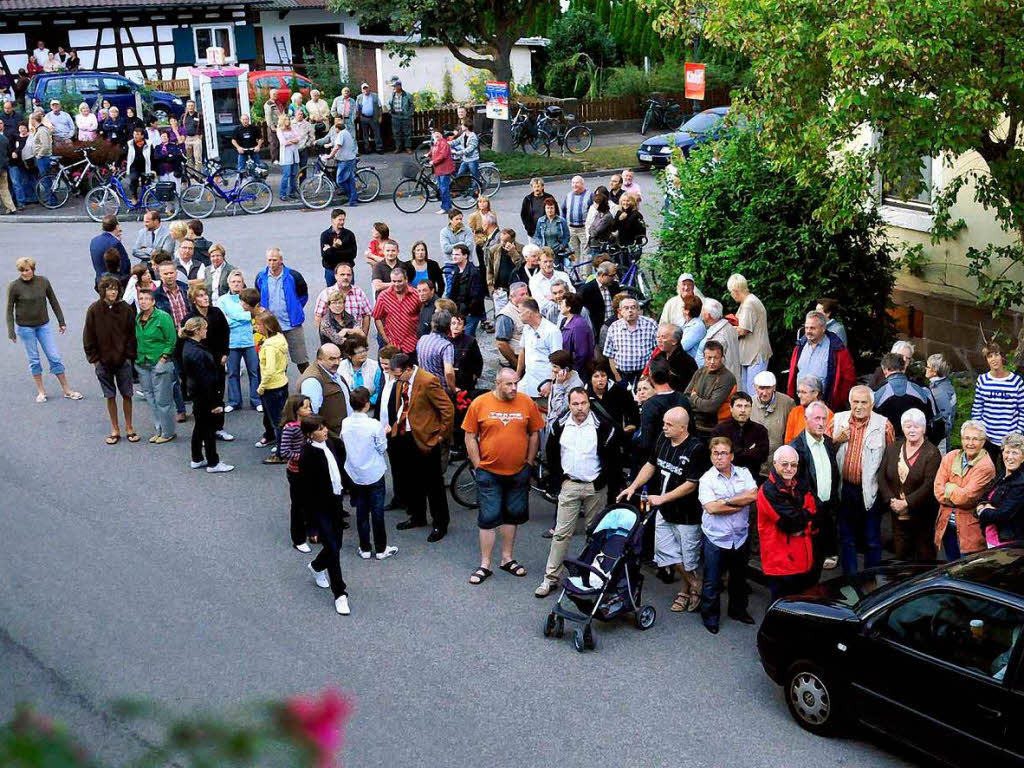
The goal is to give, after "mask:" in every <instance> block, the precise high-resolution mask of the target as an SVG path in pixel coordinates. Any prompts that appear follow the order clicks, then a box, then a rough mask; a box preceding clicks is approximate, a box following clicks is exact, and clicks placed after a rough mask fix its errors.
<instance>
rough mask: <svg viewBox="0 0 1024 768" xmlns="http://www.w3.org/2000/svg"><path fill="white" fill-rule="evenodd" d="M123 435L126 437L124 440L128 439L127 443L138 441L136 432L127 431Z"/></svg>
mask: <svg viewBox="0 0 1024 768" xmlns="http://www.w3.org/2000/svg"><path fill="white" fill-rule="evenodd" d="M124 437H125V439H126V440H127V441H128V442H129V443H137V442H139V436H138V435H137V434H136V433H135V432H129V433H128V434H127V435H125V436H124Z"/></svg>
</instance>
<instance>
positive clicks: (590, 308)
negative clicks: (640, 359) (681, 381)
mask: <svg viewBox="0 0 1024 768" xmlns="http://www.w3.org/2000/svg"><path fill="white" fill-rule="evenodd" d="M608 292H609V293H610V294H611V295H612V296H613V297H614V296H615V294H617V293H618V292H619V283H618V282H617V281H613V282H612V283H611V285H609V286H608ZM580 301H582V302H583V306H584V307H586V310H587V312H589V313H590V324H591V325H593V326H594V339H595V340H596V339H597V337H598V336H599V335H600V333H601V326H602V325H603V324H604V321H605V320H607V319H608V318H607V317H605V306H604V296H602V295H601V286H600V285H599V284H598V282H597V279H596V278H595V279H593V280H591V281H590V282H589V283H584V284H583V287H582V288H581V289H580ZM687 381H689V379H687Z"/></svg>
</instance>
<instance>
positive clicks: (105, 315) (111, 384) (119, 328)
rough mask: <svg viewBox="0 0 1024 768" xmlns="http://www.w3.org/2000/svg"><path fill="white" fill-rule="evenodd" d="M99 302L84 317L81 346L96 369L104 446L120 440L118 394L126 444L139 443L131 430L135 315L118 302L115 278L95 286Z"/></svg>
mask: <svg viewBox="0 0 1024 768" xmlns="http://www.w3.org/2000/svg"><path fill="white" fill-rule="evenodd" d="M97 288H98V290H99V292H100V297H101V298H100V299H99V300H98V301H96V302H93V304H92V305H91V306H90V307H89V309H88V311H87V312H86V313H85V329H84V330H83V332H82V346H83V347H84V348H85V356H86V358H87V359H88V360H89V362H90V363H92V364H93V365H94V366H96V378H97V379H99V382H100V388H101V389H102V390H103V397H104V398H106V400H107V415H108V416H109V417H110V435H109V436H108V437H107V445H114V444H115V443H117V442H119V441H120V440H121V427H120V425H119V424H118V421H117V393H118V392H120V393H121V406H122V408H123V409H124V428H125V436H126V437H127V438H128V442H129V443H137V442H139V436H138V435H137V434H136V433H135V427H133V426H132V396H133V395H134V394H135V392H134V386H133V385H132V361H133V360H134V359H135V355H136V340H135V311H134V310H133V309H132V308H131V307H130V306H128V305H127V304H126V303H125V302H124V301H122V300H121V298H120V296H121V284H120V283H119V282H118V280H117V278H116V277H109V276H108V277H104V278H101V279H100V282H99V285H98V286H97Z"/></svg>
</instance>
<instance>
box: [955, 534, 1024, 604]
mask: <svg viewBox="0 0 1024 768" xmlns="http://www.w3.org/2000/svg"><path fill="white" fill-rule="evenodd" d="M944 575H945V576H947V577H948V578H950V579H952V580H955V581H962V582H968V583H970V584H976V585H978V586H981V587H986V588H988V589H993V590H997V591H999V592H1006V593H1009V594H1012V595H1016V596H1017V597H1024V547H1020V546H1012V547H998V548H996V549H989V550H986V551H984V552H980V553H978V554H977V555H974V556H973V557H970V558H967V559H966V560H960V561H958V562H955V563H953V564H952V565H950V566H948V567H947V568H946V570H945V573H944Z"/></svg>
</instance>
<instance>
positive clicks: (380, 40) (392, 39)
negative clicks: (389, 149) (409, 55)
mask: <svg viewBox="0 0 1024 768" xmlns="http://www.w3.org/2000/svg"><path fill="white" fill-rule="evenodd" d="M4 1H5V0H0V3H2V2H4ZM304 1H305V0H272V2H304ZM326 37H333V38H336V39H338V40H341V41H343V42H353V43H369V44H371V45H387V44H388V43H407V44H410V45H415V44H416V43H418V42H419V41H420V35H347V34H346V35H342V34H337V33H334V34H329V35H326ZM547 44H548V39H547V38H546V37H520V38H519V39H518V40H516V42H515V45H525V46H546V45H547Z"/></svg>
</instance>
